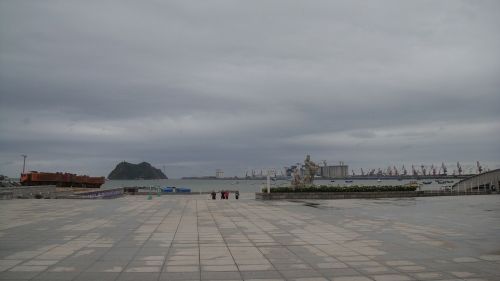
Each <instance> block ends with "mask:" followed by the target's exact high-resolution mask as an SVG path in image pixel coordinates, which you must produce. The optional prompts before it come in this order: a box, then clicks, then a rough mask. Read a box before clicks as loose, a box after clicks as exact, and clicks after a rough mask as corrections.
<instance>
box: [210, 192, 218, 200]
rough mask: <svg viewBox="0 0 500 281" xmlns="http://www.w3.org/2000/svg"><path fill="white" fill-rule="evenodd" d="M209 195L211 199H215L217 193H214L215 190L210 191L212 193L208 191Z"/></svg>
mask: <svg viewBox="0 0 500 281" xmlns="http://www.w3.org/2000/svg"><path fill="white" fill-rule="evenodd" d="M210 196H212V200H215V197H216V196H217V193H215V191H212V193H210Z"/></svg>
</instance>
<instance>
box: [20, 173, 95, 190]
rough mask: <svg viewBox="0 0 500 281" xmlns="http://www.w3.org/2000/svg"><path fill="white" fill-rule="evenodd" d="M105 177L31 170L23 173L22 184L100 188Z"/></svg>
mask: <svg viewBox="0 0 500 281" xmlns="http://www.w3.org/2000/svg"><path fill="white" fill-rule="evenodd" d="M104 182H105V179H104V177H89V176H87V175H83V176H81V175H76V174H70V173H44V172H37V171H31V172H29V173H24V174H21V185H55V186H58V187H89V188H100V187H101V185H102V184H103V183H104Z"/></svg>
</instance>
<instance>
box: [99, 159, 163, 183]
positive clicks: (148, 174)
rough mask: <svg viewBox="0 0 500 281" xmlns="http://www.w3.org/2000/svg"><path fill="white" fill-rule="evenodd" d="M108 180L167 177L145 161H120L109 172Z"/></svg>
mask: <svg viewBox="0 0 500 281" xmlns="http://www.w3.org/2000/svg"><path fill="white" fill-rule="evenodd" d="M108 179H110V180H139V179H141V180H142V179H144V180H156V179H168V177H167V176H166V175H165V174H164V173H163V172H162V171H161V170H160V169H157V168H155V167H153V166H151V164H149V163H147V162H142V163H139V164H132V163H128V162H125V161H123V162H121V163H120V164H118V165H116V167H115V169H114V170H113V171H111V173H109V176H108Z"/></svg>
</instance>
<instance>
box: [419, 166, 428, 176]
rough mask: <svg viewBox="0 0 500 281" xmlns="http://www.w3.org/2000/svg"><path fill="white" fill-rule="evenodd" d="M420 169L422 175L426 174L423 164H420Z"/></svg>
mask: <svg viewBox="0 0 500 281" xmlns="http://www.w3.org/2000/svg"><path fill="white" fill-rule="evenodd" d="M420 169H422V175H424V176H426V175H427V170H426V169H425V166H424V165H421V166H420Z"/></svg>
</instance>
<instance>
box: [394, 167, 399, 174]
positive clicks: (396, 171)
mask: <svg viewBox="0 0 500 281" xmlns="http://www.w3.org/2000/svg"><path fill="white" fill-rule="evenodd" d="M393 168H394V175H395V176H399V172H398V169H397V168H396V166H394V167H393Z"/></svg>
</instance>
